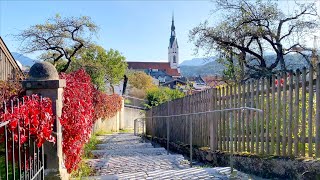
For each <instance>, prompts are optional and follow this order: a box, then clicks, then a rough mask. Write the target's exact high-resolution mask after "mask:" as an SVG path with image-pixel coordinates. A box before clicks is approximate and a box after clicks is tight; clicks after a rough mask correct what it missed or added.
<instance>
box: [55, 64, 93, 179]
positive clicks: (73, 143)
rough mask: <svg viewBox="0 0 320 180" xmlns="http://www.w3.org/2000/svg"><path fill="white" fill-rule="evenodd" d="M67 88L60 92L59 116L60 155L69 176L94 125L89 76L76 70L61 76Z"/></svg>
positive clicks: (91, 86)
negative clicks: (61, 153)
mask: <svg viewBox="0 0 320 180" xmlns="http://www.w3.org/2000/svg"><path fill="white" fill-rule="evenodd" d="M60 78H61V79H65V80H66V83H67V86H66V87H65V89H64V95H63V103H64V106H63V108H62V116H61V118H60V122H61V125H62V127H63V131H62V135H63V142H62V151H63V153H64V154H65V159H64V162H65V166H66V168H67V171H68V172H69V173H70V172H71V171H72V170H75V169H77V167H78V164H79V162H80V160H81V155H82V153H83V146H84V144H85V143H87V142H88V140H89V136H90V133H91V129H92V125H93V123H94V106H93V93H94V89H93V85H92V83H91V78H90V76H89V75H88V74H87V73H86V72H85V71H84V70H83V69H80V70H78V71H75V72H73V73H70V74H65V73H62V74H61V75H60Z"/></svg>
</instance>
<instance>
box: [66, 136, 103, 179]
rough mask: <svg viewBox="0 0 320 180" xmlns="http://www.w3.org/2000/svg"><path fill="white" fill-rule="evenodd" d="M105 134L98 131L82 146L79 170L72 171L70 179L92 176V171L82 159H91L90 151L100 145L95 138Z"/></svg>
mask: <svg viewBox="0 0 320 180" xmlns="http://www.w3.org/2000/svg"><path fill="white" fill-rule="evenodd" d="M103 134H106V132H104V131H98V132H96V133H95V134H93V135H92V136H91V138H90V140H89V142H88V143H87V144H85V146H84V149H83V150H84V152H83V155H82V161H81V162H80V164H79V168H78V169H77V170H76V171H73V172H72V173H71V177H73V178H76V179H81V178H82V177H87V176H91V175H93V173H94V171H93V169H91V167H90V166H88V165H87V164H86V163H85V162H84V161H83V160H84V159H90V158H93V154H92V152H91V151H92V150H95V149H96V146H97V144H99V143H101V141H100V140H98V138H97V136H99V135H103Z"/></svg>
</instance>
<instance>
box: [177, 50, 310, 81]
mask: <svg viewBox="0 0 320 180" xmlns="http://www.w3.org/2000/svg"><path fill="white" fill-rule="evenodd" d="M266 59H267V65H270V64H271V63H272V62H274V61H275V59H276V56H275V55H271V54H269V55H267V56H266ZM184 62H185V61H183V62H182V63H181V64H180V72H181V74H182V76H185V77H190V76H198V75H200V76H207V75H222V74H223V70H224V69H225V67H224V66H223V65H222V64H220V63H218V62H216V61H215V59H214V58H211V59H210V60H209V61H208V60H207V61H205V58H195V59H192V60H187V61H186V63H184ZM285 62H286V65H287V68H288V69H292V70H296V69H302V68H303V67H308V63H307V62H306V60H305V59H304V58H302V57H301V56H300V55H297V54H290V55H287V56H285ZM277 68H279V64H278V67H277Z"/></svg>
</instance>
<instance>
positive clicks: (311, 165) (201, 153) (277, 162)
mask: <svg viewBox="0 0 320 180" xmlns="http://www.w3.org/2000/svg"><path fill="white" fill-rule="evenodd" d="M147 138H148V139H151V137H150V136H147ZM152 140H153V141H154V142H156V143H158V144H160V145H162V146H163V147H166V146H167V145H166V142H167V141H166V139H163V138H161V139H160V138H156V137H154V138H152ZM189 147H190V146H189V145H187V144H182V143H180V144H179V143H173V142H170V146H169V149H170V151H174V152H177V153H181V154H183V155H186V156H187V157H188V156H189V152H190V149H189ZM193 159H196V160H198V161H201V162H204V163H207V164H210V165H212V166H221V167H225V166H230V154H229V153H225V152H220V151H215V152H212V151H210V150H209V148H198V147H193ZM233 162H234V168H235V169H237V170H239V171H242V172H245V173H248V174H253V175H256V176H259V177H263V178H272V179H274V178H279V179H318V180H320V160H316V159H297V158H290V157H276V156H268V157H264V156H259V155H250V154H235V155H233Z"/></svg>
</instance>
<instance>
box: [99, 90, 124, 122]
mask: <svg viewBox="0 0 320 180" xmlns="http://www.w3.org/2000/svg"><path fill="white" fill-rule="evenodd" d="M121 106H122V98H121V97H120V96H119V95H117V94H113V95H107V94H105V93H103V92H101V91H98V90H96V91H95V93H94V110H95V111H94V113H95V114H94V115H95V118H96V119H98V118H103V119H107V118H110V117H113V116H115V115H116V113H117V112H118V111H120V110H121Z"/></svg>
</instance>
